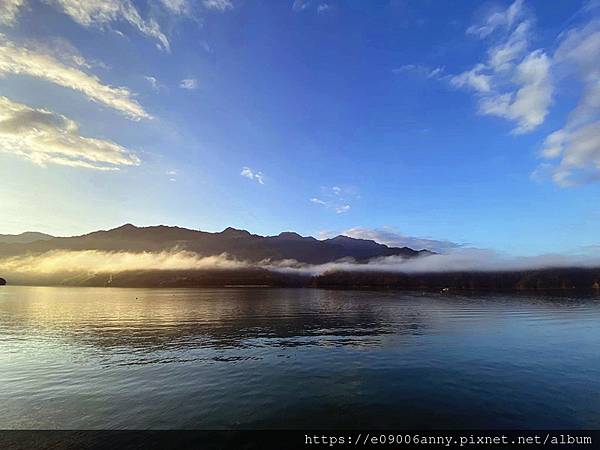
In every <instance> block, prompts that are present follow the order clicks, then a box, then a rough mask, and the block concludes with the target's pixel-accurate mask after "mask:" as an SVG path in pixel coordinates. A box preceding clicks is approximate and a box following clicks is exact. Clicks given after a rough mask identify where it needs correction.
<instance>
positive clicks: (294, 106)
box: [0, 0, 600, 254]
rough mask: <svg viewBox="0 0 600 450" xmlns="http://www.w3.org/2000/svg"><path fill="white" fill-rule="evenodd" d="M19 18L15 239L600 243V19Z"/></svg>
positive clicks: (21, 5) (58, 0)
mask: <svg viewBox="0 0 600 450" xmlns="http://www.w3.org/2000/svg"><path fill="white" fill-rule="evenodd" d="M0 22H1V25H0V32H1V33H2V35H1V36H0V76H1V78H0V96H2V98H3V99H4V100H3V101H2V103H1V104H0V179H1V180H2V182H1V183H0V202H1V203H2V205H3V207H2V215H1V216H0V233H19V232H22V231H25V230H37V231H45V232H49V233H53V234H57V235H71V234H81V233H85V232H88V231H91V230H94V229H99V228H104V229H106V228H111V227H114V226H118V225H121V224H123V223H126V222H132V223H135V224H137V225H152V224H159V223H161V224H172V225H180V226H185V227H190V228H199V229H203V230H209V231H218V230H221V229H223V228H225V227H227V226H235V227H239V228H245V229H248V230H250V231H251V232H254V233H259V234H277V233H279V232H280V231H282V230H295V231H298V232H300V233H302V234H310V235H315V236H328V235H331V234H338V233H341V232H346V233H347V234H349V235H353V236H356V237H370V238H376V239H379V240H381V241H384V242H386V243H392V244H398V243H406V244H409V245H410V244H414V245H415V246H418V245H420V244H423V245H429V246H431V247H434V248H436V249H443V248H444V247H452V246H453V245H456V244H458V245H464V244H467V245H469V246H475V247H481V248H491V249H494V250H497V251H501V252H507V253H511V254H537V253H547V252H559V253H568V252H574V251H579V250H580V249H582V248H584V247H589V246H593V245H598V244H600V237H599V234H598V231H597V230H598V229H600V208H599V206H600V201H599V194H600V189H599V184H598V181H599V180H600V121H599V119H600V115H599V110H600V64H598V63H597V61H598V60H600V7H599V5H598V2H576V1H571V0H568V1H567V0H564V1H555V2H552V6H551V7H550V6H549V5H548V2H544V1H519V0H517V1H516V2H500V1H490V2H475V1H458V2H457V1H419V2H417V1H415V2H408V1H400V0H382V1H377V2H365V1H359V0H356V1H350V0H348V1H334V0H314V1H309V0H306V1H300V0H296V1H293V0H290V1H284V0H281V1H249V0H206V1H191V0H148V1H144V2H142V1H140V2H137V1H134V2H130V1H125V0H123V1H118V0H94V1H89V2H87V1H86V2H81V3H79V2H77V1H75V0H42V1H37V0H3V1H2V2H0ZM594 61H596V62H594ZM425 238H428V239H431V241H423V240H422V239H425Z"/></svg>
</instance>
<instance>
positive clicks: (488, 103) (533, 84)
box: [479, 50, 554, 134]
mask: <svg viewBox="0 0 600 450" xmlns="http://www.w3.org/2000/svg"><path fill="white" fill-rule="evenodd" d="M513 79H514V81H515V82H516V83H517V84H518V85H520V87H519V88H518V89H517V90H516V91H514V92H509V93H504V94H492V95H489V96H483V97H482V98H481V99H480V101H479V110H480V112H481V113H482V114H488V115H495V116H499V117H503V118H505V119H509V120H512V121H514V122H516V123H517V124H518V126H517V127H516V128H515V129H514V130H513V132H514V133H517V134H521V133H526V132H529V131H532V130H534V129H535V128H537V127H538V126H539V125H541V124H542V123H543V122H544V120H545V118H546V116H547V114H548V111H549V109H550V104H551V103H552V94H553V91H554V90H553V87H552V82H551V79H550V60H549V58H548V56H547V55H546V54H545V53H544V52H542V51H541V50H536V51H534V52H531V53H530V54H529V55H527V57H526V58H525V59H524V60H523V61H522V62H521V63H520V64H519V65H518V66H517V67H516V70H515V73H514V78H513Z"/></svg>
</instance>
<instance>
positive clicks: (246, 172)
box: [240, 167, 265, 184]
mask: <svg viewBox="0 0 600 450" xmlns="http://www.w3.org/2000/svg"><path fill="white" fill-rule="evenodd" d="M240 175H241V176H243V177H246V178H248V179H249V180H252V181H256V182H257V183H258V184H265V176H264V175H263V173H262V172H261V171H254V170H252V169H251V168H250V167H242V171H241V172H240Z"/></svg>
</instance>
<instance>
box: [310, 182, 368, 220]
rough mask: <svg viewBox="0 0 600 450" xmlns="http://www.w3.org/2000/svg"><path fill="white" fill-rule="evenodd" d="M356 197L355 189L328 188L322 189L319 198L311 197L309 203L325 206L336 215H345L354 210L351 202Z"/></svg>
mask: <svg viewBox="0 0 600 450" xmlns="http://www.w3.org/2000/svg"><path fill="white" fill-rule="evenodd" d="M356 197H357V196H356V193H355V192H354V189H348V188H342V187H340V186H327V187H322V188H321V194H320V195H319V196H318V197H311V198H310V199H309V201H310V202H311V203H314V204H316V205H320V206H323V207H325V208H327V209H329V210H331V211H333V212H335V213H336V214H344V213H347V212H348V211H350V209H351V208H352V206H351V205H350V202H351V200H353V199H355V198H356Z"/></svg>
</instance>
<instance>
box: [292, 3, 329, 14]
mask: <svg viewBox="0 0 600 450" xmlns="http://www.w3.org/2000/svg"><path fill="white" fill-rule="evenodd" d="M330 9H331V6H330V5H329V3H328V2H326V1H319V0H294V2H293V3H292V10H293V11H295V12H300V11H305V10H312V11H316V12H317V14H324V13H326V12H327V11H329V10H330Z"/></svg>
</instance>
